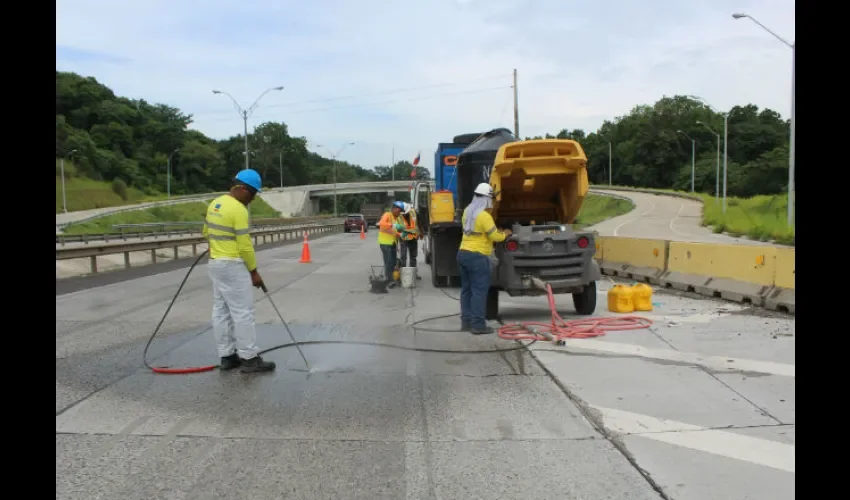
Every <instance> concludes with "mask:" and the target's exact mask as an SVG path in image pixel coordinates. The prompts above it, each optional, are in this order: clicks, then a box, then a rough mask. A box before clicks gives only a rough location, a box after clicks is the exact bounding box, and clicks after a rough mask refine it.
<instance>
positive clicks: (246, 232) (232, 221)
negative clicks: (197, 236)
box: [203, 194, 257, 271]
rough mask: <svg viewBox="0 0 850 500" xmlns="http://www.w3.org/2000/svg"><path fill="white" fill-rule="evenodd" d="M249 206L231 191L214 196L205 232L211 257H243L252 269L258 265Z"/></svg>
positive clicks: (246, 264) (208, 212) (205, 223)
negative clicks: (230, 192) (252, 238)
mask: <svg viewBox="0 0 850 500" xmlns="http://www.w3.org/2000/svg"><path fill="white" fill-rule="evenodd" d="M250 233H251V227H250V226H249V225H248V208H247V207H246V206H245V205H243V204H242V203H241V202H240V201H239V200H237V199H236V198H234V197H232V196H230V195H229V194H225V195H221V196H219V197H218V198H216V199H214V200H213V201H212V203H210V206H209V207H207V218H206V220H205V221H204V229H203V234H204V238H206V239H207V241H208V242H209V245H210V258H212V259H222V258H227V259H240V258H241V259H242V260H243V261H244V262H245V266H247V267H248V270H249V271H253V270H254V269H256V268H257V257H256V255H255V254H254V245H253V243H252V242H251V234H250Z"/></svg>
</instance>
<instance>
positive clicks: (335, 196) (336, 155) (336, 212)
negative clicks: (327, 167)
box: [316, 141, 354, 217]
mask: <svg viewBox="0 0 850 500" xmlns="http://www.w3.org/2000/svg"><path fill="white" fill-rule="evenodd" d="M353 145H354V142H353V141H352V142H347V143H345V144H343V145H342V147H340V148H339V149H338V150H337V151H336V152H335V153H334V152H333V151H331V150H330V149H328V148H327V147H326V146H322V145H321V144H317V145H316V147H317V148H325V149H326V150H327V151H328V153H330V155H331V159H332V161H333V175H334V179H333V180H334V217H337V216H339V211H338V210H337V192H336V163H337V162H336V159H337V157H338V156H339V155H340V154H341V153H342V152H343V150H345V148H346V147H348V146H353Z"/></svg>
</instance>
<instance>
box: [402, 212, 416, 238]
mask: <svg viewBox="0 0 850 500" xmlns="http://www.w3.org/2000/svg"><path fill="white" fill-rule="evenodd" d="M407 215H408V216H409V217H410V222H408V221H407V219H406V218H405V217H404V216H403V215H402V216H401V217H400V218H401V219H402V220H403V221H404V228H405V229H406V230H407V235H406V236H405V237H404V239H405V240H407V241H411V240H415V239H416V238H418V237H419V228H418V227H417V226H416V211H415V210H413V209H412V208H411V209H410V213H409V214H407Z"/></svg>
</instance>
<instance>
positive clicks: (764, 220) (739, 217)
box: [701, 194, 796, 245]
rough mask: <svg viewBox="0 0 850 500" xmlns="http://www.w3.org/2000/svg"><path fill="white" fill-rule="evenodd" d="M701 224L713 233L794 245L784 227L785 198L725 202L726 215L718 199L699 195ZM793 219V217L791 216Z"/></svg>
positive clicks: (786, 200) (787, 228)
mask: <svg viewBox="0 0 850 500" xmlns="http://www.w3.org/2000/svg"><path fill="white" fill-rule="evenodd" d="M701 197H702V199H703V208H702V222H703V224H704V225H706V226H711V228H712V230H713V231H714V232H715V233H726V234H730V235H733V236H746V237H748V238H750V239H752V240H758V241H774V242H776V243H780V244H782V245H794V226H793V225H792V226H791V227H790V228H789V227H788V224H787V220H788V195H787V194H786V195H772V196H766V195H764V196H754V197H752V198H729V197H727V198H726V213H725V214H724V213H723V201H722V199H720V200H717V201H715V200H714V196H710V195H701ZM795 218H796V214H795Z"/></svg>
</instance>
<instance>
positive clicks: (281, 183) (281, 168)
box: [278, 149, 283, 189]
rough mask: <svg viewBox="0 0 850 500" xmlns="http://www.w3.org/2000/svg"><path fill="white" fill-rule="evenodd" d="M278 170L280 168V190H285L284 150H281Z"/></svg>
mask: <svg viewBox="0 0 850 500" xmlns="http://www.w3.org/2000/svg"><path fill="white" fill-rule="evenodd" d="M278 162H279V163H278V165H279V166H278V168H280V188H281V189H283V150H282V149H281V150H280V153H279V159H278Z"/></svg>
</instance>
